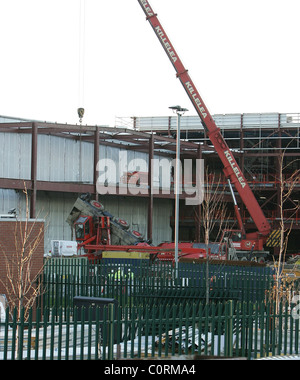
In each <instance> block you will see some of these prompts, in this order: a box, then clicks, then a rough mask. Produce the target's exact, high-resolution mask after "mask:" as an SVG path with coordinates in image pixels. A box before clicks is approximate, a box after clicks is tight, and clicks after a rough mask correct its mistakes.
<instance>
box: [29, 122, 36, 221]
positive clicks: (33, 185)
mask: <svg viewBox="0 0 300 380" xmlns="http://www.w3.org/2000/svg"><path fill="white" fill-rule="evenodd" d="M31 131H32V132H31V199H30V218H31V219H35V218H36V193H37V136H38V127H37V124H36V123H32V127H31Z"/></svg>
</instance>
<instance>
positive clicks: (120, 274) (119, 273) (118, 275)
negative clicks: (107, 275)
mask: <svg viewBox="0 0 300 380" xmlns="http://www.w3.org/2000/svg"><path fill="white" fill-rule="evenodd" d="M114 278H115V280H117V281H121V280H123V279H124V272H123V269H121V268H118V270H117V271H116V272H115V275H114Z"/></svg>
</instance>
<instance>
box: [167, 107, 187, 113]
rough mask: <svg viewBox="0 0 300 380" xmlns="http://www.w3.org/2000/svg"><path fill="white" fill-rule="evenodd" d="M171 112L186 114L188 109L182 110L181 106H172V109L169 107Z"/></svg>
mask: <svg viewBox="0 0 300 380" xmlns="http://www.w3.org/2000/svg"><path fill="white" fill-rule="evenodd" d="M169 108H170V109H171V110H173V111H175V112H177V113H178V112H183V113H184V112H187V111H188V109H186V108H182V107H181V106H172V107H169Z"/></svg>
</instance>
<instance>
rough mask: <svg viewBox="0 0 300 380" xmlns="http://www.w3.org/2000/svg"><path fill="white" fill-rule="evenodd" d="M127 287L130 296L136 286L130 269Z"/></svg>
mask: <svg viewBox="0 0 300 380" xmlns="http://www.w3.org/2000/svg"><path fill="white" fill-rule="evenodd" d="M126 279H127V286H128V294H130V293H131V292H132V291H133V286H134V273H133V272H132V271H131V270H130V269H128V271H127V276H126Z"/></svg>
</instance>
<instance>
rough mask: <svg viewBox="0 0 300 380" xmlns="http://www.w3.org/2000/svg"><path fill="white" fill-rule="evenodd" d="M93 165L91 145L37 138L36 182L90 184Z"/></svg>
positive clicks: (53, 137) (69, 140)
mask: <svg viewBox="0 0 300 380" xmlns="http://www.w3.org/2000/svg"><path fill="white" fill-rule="evenodd" d="M93 164H94V148H93V144H90V143H87V142H83V141H75V140H71V139H64V138H60V137H56V136H45V135H39V136H38V168H37V178H38V180H40V181H63V182H69V181H71V182H85V183H92V182H93Z"/></svg>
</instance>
